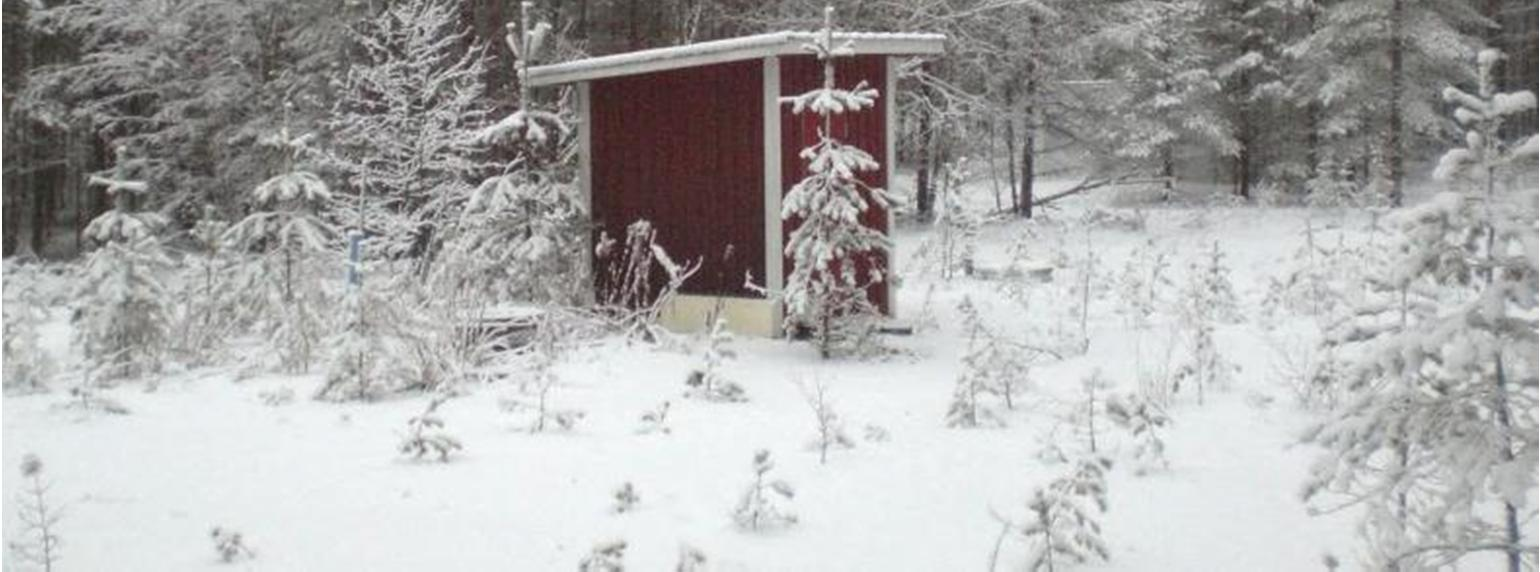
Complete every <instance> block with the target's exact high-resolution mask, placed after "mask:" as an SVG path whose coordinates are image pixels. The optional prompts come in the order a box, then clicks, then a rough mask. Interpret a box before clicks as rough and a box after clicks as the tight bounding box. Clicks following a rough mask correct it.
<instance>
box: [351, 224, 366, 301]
mask: <svg viewBox="0 0 1540 572" xmlns="http://www.w3.org/2000/svg"><path fill="white" fill-rule="evenodd" d="M363 244H364V233H362V232H359V231H356V230H355V231H353V232H350V233H348V286H352V287H354V288H357V287H358V286H360V285H362V284H363V282H364V273H363V272H361V271H360V270H359V264H360V262H359V261H360V259H361V258H362V256H363V250H364V248H363Z"/></svg>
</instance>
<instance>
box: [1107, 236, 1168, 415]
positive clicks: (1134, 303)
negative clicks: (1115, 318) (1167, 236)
mask: <svg viewBox="0 0 1540 572" xmlns="http://www.w3.org/2000/svg"><path fill="white" fill-rule="evenodd" d="M1170 266H1171V263H1170V257H1169V255H1168V254H1167V253H1166V252H1165V251H1164V250H1161V249H1159V248H1157V247H1156V246H1155V241H1154V240H1153V239H1152V240H1149V241H1147V242H1145V243H1144V244H1143V245H1142V246H1140V247H1138V248H1136V249H1134V251H1133V252H1132V253H1131V254H1129V257H1128V260H1127V261H1126V262H1125V263H1124V265H1123V272H1122V274H1120V275H1119V277H1118V298H1119V299H1120V300H1121V301H1122V306H1121V307H1120V308H1119V313H1121V314H1122V315H1123V318H1124V320H1125V321H1126V323H1127V325H1128V327H1129V329H1130V330H1133V333H1134V372H1135V374H1136V375H1137V376H1138V378H1139V383H1140V384H1141V385H1143V386H1145V387H1146V391H1147V392H1148V393H1159V394H1163V393H1165V391H1166V390H1165V388H1164V385H1165V383H1166V380H1165V379H1164V376H1163V375H1160V374H1159V372H1151V371H1149V370H1148V369H1147V368H1146V366H1147V365H1149V364H1147V363H1146V362H1145V358H1146V356H1145V353H1146V352H1145V350H1144V343H1143V342H1144V335H1145V332H1146V331H1148V330H1149V329H1150V327H1151V325H1152V324H1153V322H1152V320H1153V318H1154V316H1155V313H1156V312H1159V311H1160V310H1161V308H1162V307H1163V306H1164V305H1165V304H1166V303H1167V302H1168V300H1167V296H1168V291H1169V290H1170V289H1171V288H1172V283H1171V278H1170V276H1169V269H1170ZM1167 341H1168V342H1169V341H1170V340H1169V339H1168V340H1167ZM1162 399H1164V397H1162Z"/></svg>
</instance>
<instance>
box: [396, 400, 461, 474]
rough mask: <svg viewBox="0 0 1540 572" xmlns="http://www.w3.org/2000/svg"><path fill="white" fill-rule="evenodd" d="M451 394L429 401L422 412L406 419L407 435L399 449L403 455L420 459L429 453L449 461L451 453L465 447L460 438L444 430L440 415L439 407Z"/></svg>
mask: <svg viewBox="0 0 1540 572" xmlns="http://www.w3.org/2000/svg"><path fill="white" fill-rule="evenodd" d="M448 400H449V396H447V395H440V396H437V397H434V398H433V399H432V400H430V401H428V406H427V407H425V408H423V411H422V413H420V414H418V415H416V416H414V417H412V418H411V419H407V420H406V436H405V437H403V438H402V439H401V444H400V445H399V446H397V449H398V450H399V451H400V452H401V454H402V455H410V456H411V457H412V459H414V460H420V459H422V458H423V457H424V456H426V455H427V454H428V453H433V454H436V455H438V460H439V462H441V463H448V462H449V455H450V454H451V453H454V452H455V451H459V450H461V449H462V448H463V446H462V445H461V444H460V441H459V440H458V439H455V438H454V437H451V436H449V434H448V433H445V432H444V420H443V418H441V417H439V416H438V408H439V406H440V405H443V404H444V402H445V401H448Z"/></svg>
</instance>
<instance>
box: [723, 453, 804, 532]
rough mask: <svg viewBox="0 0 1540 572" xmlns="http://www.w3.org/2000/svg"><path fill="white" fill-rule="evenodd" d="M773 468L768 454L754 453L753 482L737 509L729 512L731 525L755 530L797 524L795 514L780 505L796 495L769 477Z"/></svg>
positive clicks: (787, 484)
mask: <svg viewBox="0 0 1540 572" xmlns="http://www.w3.org/2000/svg"><path fill="white" fill-rule="evenodd" d="M773 469H775V462H774V461H771V460H770V451H766V450H764V449H760V450H759V451H757V452H755V453H754V482H752V483H749V486H748V487H747V488H745V489H744V490H743V496H742V497H741V498H739V500H738V506H737V508H734V509H733V522H735V523H737V524H738V528H741V529H744V530H750V531H757V530H762V529H769V528H781V527H787V526H791V525H794V524H796V523H797V515H795V514H792V513H791V512H790V511H789V510H787V509H786V508H784V507H782V506H781V504H782V503H783V502H784V501H790V500H791V499H792V497H794V496H796V494H797V493H796V490H795V489H793V488H792V487H791V484H790V483H787V482H786V481H783V480H780V479H774V478H771V477H770V476H769V474H770V471H771V470H773Z"/></svg>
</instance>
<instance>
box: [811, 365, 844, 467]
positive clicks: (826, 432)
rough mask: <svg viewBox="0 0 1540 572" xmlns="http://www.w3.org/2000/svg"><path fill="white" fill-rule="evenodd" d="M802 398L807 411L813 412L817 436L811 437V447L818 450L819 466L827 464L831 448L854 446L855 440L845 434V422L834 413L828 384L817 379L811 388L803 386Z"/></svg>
mask: <svg viewBox="0 0 1540 572" xmlns="http://www.w3.org/2000/svg"><path fill="white" fill-rule="evenodd" d="M802 398H803V399H804V400H806V401H807V407H808V409H810V410H812V412H813V421H814V427H815V428H816V429H817V434H816V435H814V436H813V440H812V442H811V445H812V446H813V448H815V449H818V463H819V464H820V465H823V464H828V462H829V449H830V448H831V447H839V448H843V449H849V448H852V447H855V446H856V442H855V440H854V439H851V438H850V436H849V435H847V434H845V420H843V419H841V418H840V416H839V413H837V412H835V411H834V401H833V400H832V399H831V398H830V397H829V386H828V384H826V383H824V381H823V380H822V379H819V380H816V381H814V382H813V384H812V386H811V387H808V386H806V385H803V386H802Z"/></svg>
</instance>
